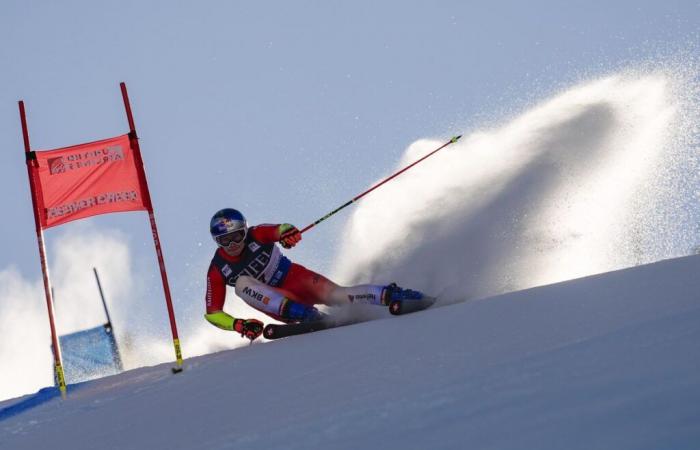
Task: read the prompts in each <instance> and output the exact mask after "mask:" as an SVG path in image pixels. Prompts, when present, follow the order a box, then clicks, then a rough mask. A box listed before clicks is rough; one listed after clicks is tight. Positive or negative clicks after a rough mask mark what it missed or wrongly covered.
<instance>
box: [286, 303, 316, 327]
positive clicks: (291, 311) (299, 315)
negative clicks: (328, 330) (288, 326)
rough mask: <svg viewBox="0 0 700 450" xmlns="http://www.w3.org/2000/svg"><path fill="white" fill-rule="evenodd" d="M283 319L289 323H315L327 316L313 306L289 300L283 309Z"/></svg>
mask: <svg viewBox="0 0 700 450" xmlns="http://www.w3.org/2000/svg"><path fill="white" fill-rule="evenodd" d="M281 317H282V319H284V320H285V321H287V322H315V321H317V320H321V319H323V318H324V317H325V315H324V314H323V313H321V312H320V311H319V310H318V309H316V308H314V307H313V306H307V305H302V304H301V303H297V302H295V301H292V300H287V302H286V303H285V305H284V306H283V307H282V313H281Z"/></svg>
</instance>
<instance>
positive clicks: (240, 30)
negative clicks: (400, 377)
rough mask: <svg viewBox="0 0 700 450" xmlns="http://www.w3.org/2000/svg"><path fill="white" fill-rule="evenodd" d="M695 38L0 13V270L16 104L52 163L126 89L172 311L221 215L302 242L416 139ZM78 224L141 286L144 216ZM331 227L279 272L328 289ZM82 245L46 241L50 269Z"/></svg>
mask: <svg viewBox="0 0 700 450" xmlns="http://www.w3.org/2000/svg"><path fill="white" fill-rule="evenodd" d="M611 3H612V4H611ZM698 24H700V2H697V1H685V2H681V1H664V2H638V1H633V2H538V1H534V2H478V3H476V2H458V1H455V2H447V1H445V2H343V3H341V2H322V1H317V2H264V3H243V2H227V1H217V2H207V1H202V2H143V1H138V2H137V1H122V2H87V1H78V2H76V1H67V2H60V3H56V2H21V1H7V2H4V3H3V6H2V14H1V15H0V42H2V44H0V61H2V63H3V70H2V75H0V77H1V79H2V83H1V85H0V86H1V87H0V148H2V152H0V170H1V171H2V173H1V174H0V183H1V184H2V186H1V187H2V189H1V192H2V198H3V209H4V212H5V214H4V215H3V216H4V220H3V221H2V225H1V226H2V247H3V249H4V251H3V252H2V253H0V270H3V269H5V268H7V267H9V266H11V265H13V266H16V267H17V268H18V269H19V271H20V272H21V273H22V275H23V276H24V277H25V278H27V279H30V280H35V279H38V278H39V277H40V266H39V261H38V254H37V249H36V242H35V235H34V222H33V217H32V212H31V203H30V197H29V189H28V184H27V176H26V170H25V166H24V155H23V147H22V140H21V131H20V124H19V118H18V113H17V103H16V102H17V100H19V99H23V100H24V101H25V103H26V106H27V112H28V120H29V130H30V137H31V141H32V146H33V148H34V149H48V148H56V147H62V146H66V145H71V144H77V143H81V142H87V141H91V140H96V139H101V138H106V137H111V136H115V135H118V134H121V133H124V132H126V131H127V124H126V119H125V117H124V111H123V108H122V105H121V97H120V94H119V87H118V83H119V82H120V81H125V82H126V83H127V86H128V88H129V93H130V96H131V99H132V106H133V108H134V114H135V119H136V124H137V128H138V130H139V134H140V137H141V146H142V150H143V153H144V160H145V162H146V170H147V175H148V178H149V183H150V186H151V191H152V196H153V201H154V204H155V207H156V215H157V219H158V223H159V227H160V233H161V239H162V241H163V244H164V249H165V257H166V263H167V266H168V270H169V272H170V274H171V284H172V287H173V293H174V296H175V298H176V306H177V304H181V303H183V302H184V303H190V302H194V303H197V302H201V301H202V295H203V292H202V288H203V287H202V282H203V279H204V273H205V270H206V266H207V263H208V260H209V258H210V256H211V253H212V251H213V249H214V246H213V243H212V242H211V240H210V238H209V236H208V222H209V218H210V217H211V215H212V214H213V212H214V211H216V210H217V209H220V208H222V207H229V206H230V207H237V208H239V209H241V210H242V211H243V212H244V213H245V214H246V215H247V216H248V218H249V220H250V222H252V223H258V222H292V223H295V224H297V225H298V226H300V227H301V226H304V225H306V224H308V223H310V222H312V221H313V220H315V219H316V218H318V217H320V216H322V215H324V214H325V213H326V212H328V211H329V210H331V209H333V208H335V207H336V206H338V205H339V204H341V203H343V202H345V201H346V200H348V199H349V198H351V197H353V196H354V195H355V194H356V193H358V192H360V191H362V190H363V189H365V188H366V187H367V186H369V184H370V183H372V182H374V181H375V180H377V179H378V178H379V177H381V176H383V175H385V174H387V173H388V171H389V170H390V168H391V167H392V166H393V165H394V164H395V162H396V161H397V159H398V157H399V156H400V154H401V153H402V152H403V150H404V149H405V148H406V146H407V145H409V144H410V143H411V142H413V141H415V140H416V139H419V138H423V137H448V136H449V135H451V134H456V133H462V132H466V131H469V130H472V129H475V128H478V127H479V126H482V125H484V124H488V123H493V122H497V121H499V120H502V119H503V118H504V117H506V116H507V115H508V114H512V113H513V112H515V111H518V110H519V109H520V108H523V107H524V106H526V105H527V104H529V103H530V102H532V101H534V100H537V99H539V98H541V97H542V96H543V95H545V94H549V93H552V92H554V91H556V90H558V89H560V88H561V87H562V86H565V85H566V84H567V83H569V82H571V81H573V80H577V79H579V78H581V77H585V76H588V75H591V74H598V73H604V72H606V71H608V70H610V69H612V68H615V67H618V66H622V65H624V64H626V63H628V62H632V63H634V62H638V61H643V60H645V59H649V58H652V59H653V58H655V57H657V56H658V55H659V54H661V55H665V54H668V53H673V52H675V51H691V52H696V51H697V48H698V45H697V44H698V34H697V29H698ZM409 176H410V175H409ZM345 214H347V213H345ZM91 221H92V223H93V225H95V226H97V227H109V228H117V229H120V230H122V231H124V232H125V233H126V234H127V235H128V236H129V239H130V241H129V245H130V248H131V250H132V252H133V253H134V255H135V258H136V260H137V265H139V266H142V267H146V268H148V270H151V269H154V265H155V258H154V256H153V250H152V244H151V242H150V240H149V239H150V238H149V230H148V226H147V220H146V216H145V215H144V214H143V213H127V214H119V215H110V216H103V217H99V218H96V219H92V220H91ZM343 222H344V216H340V217H337V218H334V219H332V220H330V221H328V222H327V223H326V224H324V225H323V226H321V227H318V228H317V229H314V230H313V231H311V232H309V233H308V234H307V235H305V236H304V241H303V242H302V244H301V246H300V247H299V248H298V249H295V250H294V251H293V252H290V253H289V256H291V257H292V258H293V259H295V260H297V261H299V262H301V263H303V264H306V265H308V266H310V267H313V268H317V269H322V270H327V269H328V268H329V267H330V265H331V260H332V258H333V255H334V252H335V249H336V246H337V244H338V242H339V241H340V240H342V239H343V236H342V225H343ZM80 226H81V225H78V224H69V225H66V226H65V227H59V228H57V229H55V230H50V231H49V232H48V233H47V239H48V242H49V252H51V242H52V241H54V240H55V239H57V238H58V237H59V236H60V235H61V234H62V233H71V232H76V230H78V231H79V230H80V228H79V227H80ZM49 258H51V253H49ZM158 284H159V282H156V283H155V284H154V289H158V288H159V286H158Z"/></svg>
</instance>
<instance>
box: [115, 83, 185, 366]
mask: <svg viewBox="0 0 700 450" xmlns="http://www.w3.org/2000/svg"><path fill="white" fill-rule="evenodd" d="M119 86H120V87H121V91H122V99H123V100H124V109H126V118H127V120H128V121H129V139H130V141H131V148H132V149H133V150H134V159H135V160H136V166H137V168H138V171H139V178H140V181H141V185H142V186H143V192H145V198H144V201H145V203H146V207H147V208H148V219H149V221H150V223H151V233H152V235H153V244H154V245H155V248H156V255H157V257H158V265H159V267H160V277H161V280H162V281H163V292H164V293H165V303H166V305H167V308H168V317H169V319H170V330H171V332H172V335H173V345H174V347H175V358H176V363H177V366H176V367H173V368H172V370H173V373H178V372H181V371H182V350H181V348H180V338H179V337H178V334H177V324H176V323H175V311H174V309H173V301H172V297H171V295H170V285H169V284H168V274H167V272H166V270H165V260H164V259H163V251H162V248H161V245H160V238H159V237H158V226H157V225H156V217H155V214H154V212H153V203H152V202H151V193H150V191H149V190H148V181H147V180H146V170H145V168H144V165H143V159H142V157H141V147H139V138H138V135H137V134H136V126H135V125H134V116H133V115H132V113H131V104H130V103H129V94H128V93H127V91H126V84H125V83H124V82H121V83H120V84H119Z"/></svg>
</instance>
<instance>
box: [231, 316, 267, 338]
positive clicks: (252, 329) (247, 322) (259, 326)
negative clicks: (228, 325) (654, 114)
mask: <svg viewBox="0 0 700 450" xmlns="http://www.w3.org/2000/svg"><path fill="white" fill-rule="evenodd" d="M263 327H264V324H263V323H262V322H260V321H259V320H258V319H236V320H234V321H233V329H234V330H236V331H237V332H239V333H241V336H242V337H247V338H248V339H250V340H251V341H253V340H255V339H257V338H258V337H260V335H261V334H262V332H263Z"/></svg>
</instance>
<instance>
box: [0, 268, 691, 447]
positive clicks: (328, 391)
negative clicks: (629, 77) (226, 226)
mask: <svg viewBox="0 0 700 450" xmlns="http://www.w3.org/2000/svg"><path fill="white" fill-rule="evenodd" d="M698 273H700V257H699V256H692V257H686V258H681V259H674V260H667V261H662V262H658V263H654V264H650V265H646V266H639V267H636V268H631V269H625V270H620V271H616V272H610V273H606V274H601V275H596V276H590V277H586V278H582V279H577V280H572V281H567V282H562V283H558V284H554V285H549V286H544V287H537V288H533V289H529V290H524V291H519V292H513V293H509V294H504V295H500V296H497V297H492V298H487V299H484V300H477V301H471V302H467V303H457V304H452V305H446V306H444V307H436V308H433V309H431V310H427V311H424V312H421V313H417V314H413V315H410V316H405V317H398V318H391V317H385V318H383V319H379V320H374V321H371V322H365V323H361V324H357V325H353V326H348V327H345V328H339V329H335V330H330V331H326V332H319V333H316V334H312V335H306V336H300V337H296V338H289V339H286V340H282V341H278V342H271V343H267V344H263V345H253V346H250V347H245V348H240V349H236V350H230V351H224V352H219V353H215V354H211V355H206V356H201V357H197V358H192V359H189V360H187V362H186V370H185V371H184V372H183V373H182V374H180V375H176V376H174V375H171V374H170V371H169V367H168V365H160V366H155V367H148V368H141V369H137V370H132V371H129V372H126V373H123V374H121V375H117V376H113V377H108V378H104V379H101V380H96V381H93V382H88V383H86V384H84V385H81V386H79V387H77V388H73V389H71V392H70V394H69V398H68V399H67V400H65V401H62V400H60V399H58V398H53V399H50V400H48V401H46V402H43V403H41V404H39V405H38V406H35V407H33V408H31V409H24V410H22V408H21V407H17V406H15V407H13V406H12V405H16V404H17V403H18V401H20V400H12V401H6V402H3V403H0V408H5V409H3V410H2V412H0V448H3V449H5V448H7V449H17V450H23V449H36V448H44V447H46V446H47V445H49V446H51V447H52V448H61V449H82V448H103V449H109V448H119V449H130V448H134V449H136V448H168V449H180V448H182V449H192V448H203V449H219V448H266V449H270V448H286V449H308V448H346V449H356V448H410V449H426V448H479V449H514V448H538V449H547V448H551V449H562V448H566V449H579V448H580V449H597V448H606V449H611V448H614V449H626V448H630V449H644V448H650V449H652V448H653V449H659V448H669V449H670V448H673V449H686V448H687V449H691V448H698V445H700V361H699V360H698V354H700V298H699V297H700V296H699V295H698V292H700V277H698V276H697V274H698ZM25 400H26V399H25Z"/></svg>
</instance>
